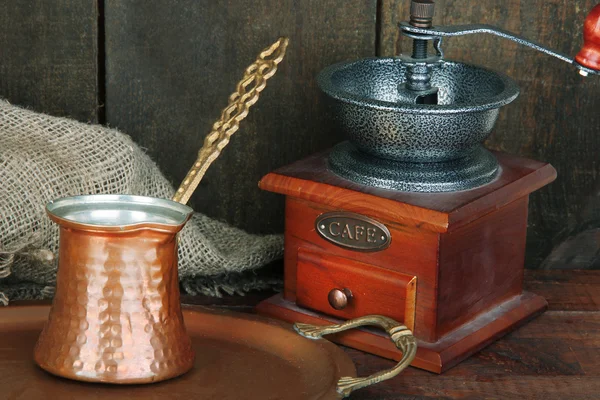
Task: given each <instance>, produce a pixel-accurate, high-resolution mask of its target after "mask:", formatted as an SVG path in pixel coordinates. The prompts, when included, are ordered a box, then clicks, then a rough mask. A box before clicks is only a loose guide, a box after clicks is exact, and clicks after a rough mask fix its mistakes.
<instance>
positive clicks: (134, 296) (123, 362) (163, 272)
mask: <svg viewBox="0 0 600 400" xmlns="http://www.w3.org/2000/svg"><path fill="white" fill-rule="evenodd" d="M287 43H288V40H287V38H280V39H279V40H278V41H277V42H275V43H274V44H273V45H271V46H270V47H268V48H267V49H265V50H263V51H262V52H261V53H260V55H259V57H258V58H257V60H256V61H255V62H254V63H253V64H252V65H250V66H249V67H248V68H247V69H246V71H245V74H244V77H243V78H242V80H241V81H240V82H239V83H238V85H237V88H236V91H235V92H234V93H233V94H232V95H231V96H230V97H229V104H228V106H227V107H226V108H225V109H224V110H223V112H222V114H221V117H220V119H219V120H218V121H217V122H216V123H215V124H214V125H213V129H212V131H211V132H210V133H209V134H208V136H207V137H206V139H205V141H204V146H203V147H202V149H201V150H200V152H199V154H198V159H197V160H196V162H195V163H194V165H193V166H192V168H191V169H190V171H189V172H188V174H187V176H186V178H185V179H184V180H183V182H182V183H181V186H180V188H179V189H178V190H177V191H176V194H175V197H174V199H173V200H166V199H157V198H152V197H143V196H129V195H89V196H74V197H68V198H63V199H59V200H55V201H53V202H50V203H49V204H48V205H47V206H46V211H47V213H48V215H49V216H50V218H51V219H52V220H53V221H54V222H56V223H57V224H58V225H59V226H60V241H59V268H58V275H57V284H56V295H55V297H54V301H53V303H52V309H51V311H50V315H49V318H48V322H47V323H46V325H45V327H44V329H43V331H42V333H41V335H40V337H39V339H38V342H37V344H36V347H35V353H34V359H35V362H36V363H37V364H38V365H39V366H40V367H42V368H43V369H45V370H46V371H48V372H51V373H53V374H55V375H59V376H62V377H65V378H70V379H76V380H82V381H93V382H107V383H149V382H158V381H162V380H165V379H169V378H172V377H175V376H178V375H181V374H184V373H185V372H187V371H188V370H189V369H191V368H192V366H193V365H194V358H195V355H194V351H193V349H192V347H191V343H190V338H189V337H188V335H187V333H186V330H185V326H184V324H183V317H182V313H181V306H180V298H179V279H178V274H177V233H178V232H179V231H180V230H181V229H182V228H183V226H184V225H185V223H186V222H187V221H188V220H189V218H190V217H191V215H192V212H193V210H192V209H191V208H190V207H187V206H186V205H185V203H186V202H187V200H188V199H189V198H190V196H191V194H192V192H193V191H194V190H195V188H196V187H197V186H198V184H199V183H200V180H201V179H202V177H203V176H204V173H205V172H206V170H207V169H208V167H209V166H210V164H211V163H212V162H213V161H214V160H215V159H216V158H217V157H218V155H219V154H220V152H221V150H223V148H224V147H225V146H226V145H227V143H228V142H229V138H230V137H231V135H232V134H233V133H235V132H236V131H237V130H238V128H239V122H240V121H241V120H243V119H244V118H245V117H246V115H247V114H248V111H249V109H250V107H251V106H252V105H253V104H254V103H256V101H257V100H258V96H259V94H260V92H261V91H262V90H263V89H264V88H265V86H266V81H267V80H268V79H269V78H270V77H271V76H273V75H274V74H275V72H276V71H277V65H278V64H279V63H280V62H281V61H282V60H283V57H284V55H285V50H286V47H287ZM200 357H201V355H200Z"/></svg>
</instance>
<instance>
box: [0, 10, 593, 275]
mask: <svg viewBox="0 0 600 400" xmlns="http://www.w3.org/2000/svg"><path fill="white" fill-rule="evenodd" d="M595 3H596V1H592V0H529V1H525V0H522V1H519V0H508V1H507V0H489V1H485V2H477V1H467V0H438V1H437V6H436V18H435V21H434V22H435V23H436V24H458V23H478V22H482V23H491V24H495V25H498V26H500V27H503V28H506V29H509V30H512V31H513V32H516V33H520V34H522V35H524V36H526V37H529V38H531V39H535V40H538V41H540V42H542V43H544V44H546V45H547V46H549V47H552V48H555V49H557V50H560V51H563V52H566V53H569V54H572V55H575V54H576V52H577V51H578V50H579V47H580V45H581V31H582V25H583V20H584V18H585V15H586V14H587V12H588V11H589V10H590V9H591V8H592V7H593V5H594V4H595ZM408 4H409V2H408V0H327V1H322V0H296V1H293V0H229V1H227V0H219V1H216V0H160V1H152V2H148V1H144V0H129V1H118V0H50V1H47V0H20V1H19V2H11V1H5V2H0V97H3V98H6V99H8V100H9V101H11V102H12V103H14V104H18V105H22V106H25V107H29V108H32V109H35V110H38V111H42V112H46V113H49V114H52V115H59V116H69V117H72V118H76V119H78V120H81V121H86V122H99V123H103V124H106V125H108V126H111V127H115V128H118V129H120V130H121V131H123V132H126V133H128V134H129V135H131V136H132V137H133V138H134V140H135V141H136V142H137V143H139V144H140V145H141V146H142V147H144V148H145V149H147V151H148V153H149V154H150V155H151V156H152V157H153V159H154V160H156V162H157V163H158V164H159V165H160V167H161V168H162V170H163V171H164V173H165V174H166V175H167V176H168V177H169V179H171V180H172V181H173V183H174V184H178V183H179V180H180V179H181V178H183V176H184V175H185V172H186V171H187V169H188V167H189V166H190V165H191V163H192V162H193V160H194V158H195V156H196V152H197V150H198V148H199V147H200V145H201V143H202V139H203V138H204V136H205V134H206V133H207V132H208V130H209V128H210V126H211V125H212V122H213V121H214V120H215V119H216V118H217V117H218V116H219V113H220V110H221V109H222V108H223V107H224V106H225V104H226V101H227V96H228V95H229V93H230V92H231V91H232V90H233V89H234V86H235V83H236V82H237V80H238V79H239V78H240V77H241V74H242V71H243V69H244V68H245V67H246V66H247V65H248V64H249V63H251V62H252V61H253V60H254V59H255V57H256V54H257V53H258V51H259V50H261V49H262V48H264V47H265V46H267V45H268V44H270V43H271V42H273V41H274V40H275V39H276V38H277V37H278V36H279V35H286V36H288V37H289V38H290V41H291V42H290V47H289V49H288V56H287V58H286V60H285V61H284V62H283V64H282V65H281V67H280V71H279V72H278V73H277V75H276V76H275V77H274V78H273V79H272V80H271V81H270V82H269V85H268V87H267V89H266V90H265V92H264V93H263V95H262V96H261V99H260V101H259V102H258V103H257V105H256V106H255V108H254V109H253V110H252V111H251V113H250V115H249V117H248V118H247V119H246V120H245V121H244V122H243V123H242V128H241V129H240V131H239V132H238V133H236V135H235V136H234V138H233V140H232V143H231V144H230V145H229V147H228V148H227V149H226V150H225V152H224V154H223V155H222V156H221V158H220V159H219V160H218V161H217V162H216V163H215V165H214V166H213V167H211V170H209V172H208V174H207V176H206V178H205V180H204V182H203V184H202V185H201V187H200V189H199V190H198V192H197V193H196V195H195V196H194V197H193V199H192V205H193V206H194V208H195V209H196V210H197V211H200V212H203V213H206V214H208V215H210V216H213V217H215V218H218V219H221V220H224V221H227V222H229V223H231V224H233V225H235V226H238V227H241V228H243V229H246V230H248V231H251V232H256V233H274V232H281V231H282V230H283V201H282V200H283V199H282V198H280V197H279V196H277V195H274V194H269V193H263V192H261V191H260V190H259V189H258V188H257V185H256V184H257V182H258V180H259V179H260V177H261V176H263V175H264V174H266V173H267V172H269V171H271V170H272V169H274V168H277V167H280V166H282V165H285V164H287V163H290V162H292V161H294V160H297V159H299V158H301V157H304V156H306V155H309V154H311V153H313V152H315V151H318V150H321V149H324V148H327V147H329V146H331V145H332V144H333V143H336V142H338V141H340V140H341V139H342V138H340V137H335V136H333V135H331V134H330V133H329V132H326V131H324V130H323V129H321V128H320V127H321V125H322V121H323V118H325V117H326V116H325V115H324V114H323V113H322V111H321V108H320V104H319V97H318V89H317V87H316V84H315V80H314V78H315V75H316V74H317V73H318V71H319V70H321V69H322V68H323V67H325V66H327V65H329V64H332V63H334V62H338V61H343V60H349V59H355V58H360V57H366V56H373V55H382V56H391V55H395V54H398V52H400V51H403V50H404V51H407V50H408V48H407V45H410V42H408V41H403V40H402V39H400V38H399V36H398V31H397V29H396V24H397V23H398V22H399V21H401V20H403V19H406V17H407V14H408ZM445 50H446V52H447V57H448V58H451V59H456V60H461V61H465V62H469V63H475V64H480V65H483V66H486V67H489V68H492V69H494V70H497V71H500V72H504V73H506V74H508V75H510V76H512V77H513V78H514V79H515V80H516V81H517V83H518V84H519V86H520V87H521V89H522V94H521V96H520V98H519V99H518V100H517V101H515V102H514V103H512V104H511V105H509V106H507V107H505V108H504V109H503V110H502V111H501V115H500V119H499V121H498V123H497V126H496V129H495V132H494V134H493V135H492V137H491V138H490V139H489V141H488V143H487V144H488V146H489V147H491V148H494V149H498V150H503V151H507V152H511V153H515V154H520V155H522V156H526V157H531V158H535V159H538V160H543V161H547V162H550V163H552V164H553V165H554V167H555V168H556V169H557V170H558V174H559V177H558V179H557V180H556V182H554V183H553V184H551V185H550V186H548V187H546V188H544V189H543V190H540V191H539V192H537V193H535V194H533V195H532V197H531V203H530V218H529V236H528V260H527V263H528V266H529V267H531V268H538V267H543V268H600V198H599V196H600V180H599V179H598V177H599V176H598V175H599V171H600V166H599V160H600V157H599V155H598V150H599V149H600V135H599V134H598V131H599V128H600V96H599V95H598V93H599V89H600V79H599V78H597V77H590V78H587V79H584V78H582V77H580V76H579V75H578V74H576V72H575V70H574V69H573V68H572V67H570V66H569V65H567V64H566V63H563V62H560V61H558V60H555V59H552V58H549V57H547V56H544V55H541V54H539V53H536V52H534V51H532V50H530V49H528V48H524V47H519V46H517V45H516V44H514V43H511V42H508V41H503V40H500V39H498V38H495V37H491V36H471V37H464V38H454V39H450V40H447V41H446V43H445Z"/></svg>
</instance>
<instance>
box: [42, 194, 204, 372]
mask: <svg viewBox="0 0 600 400" xmlns="http://www.w3.org/2000/svg"><path fill="white" fill-rule="evenodd" d="M46 210H47V212H48V215H49V216H50V218H51V219H52V220H53V221H54V222H56V223H58V224H59V225H60V249H59V267H58V275H57V285H56V294H55V297H54V301H53V304H52V309H51V311H50V316H49V319H48V321H47V323H46V325H45V327H44V329H43V331H42V333H41V335H40V337H39V339H38V342H37V344H36V347H35V355H34V358H35V362H36V363H37V364H38V365H39V366H40V367H41V368H43V369H45V370H46V371H48V372H50V373H52V374H55V375H59V376H62V377H66V378H70V379H76V380H83V381H94V382H108V383H148V382H157V381H162V380H165V379H169V378H173V377H175V376H178V375H181V374H183V373H185V372H187V371H188V370H189V369H191V368H192V366H193V363H194V358H195V355H194V351H193V350H192V347H191V342H190V338H189V337H188V335H187V333H186V329H185V326H184V323H183V317H182V313H181V306H180V295H179V280H178V274H177V233H178V232H179V231H180V230H181V229H182V228H183V226H184V225H185V223H186V222H187V220H188V219H189V218H190V216H191V214H192V209H191V208H189V207H187V206H185V205H183V204H179V203H177V202H174V201H171V200H163V199H155V198H150V197H140V196H123V195H92V196H76V197H70V198H64V199H60V200H56V201H53V202H51V203H49V204H48V205H47V207H46Z"/></svg>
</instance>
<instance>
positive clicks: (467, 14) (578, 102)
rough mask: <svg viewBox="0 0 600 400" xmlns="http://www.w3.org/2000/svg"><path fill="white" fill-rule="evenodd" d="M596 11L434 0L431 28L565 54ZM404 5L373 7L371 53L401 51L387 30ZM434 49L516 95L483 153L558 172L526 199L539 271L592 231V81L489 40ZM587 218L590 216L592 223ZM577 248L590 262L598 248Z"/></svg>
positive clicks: (597, 122)
mask: <svg viewBox="0 0 600 400" xmlns="http://www.w3.org/2000/svg"><path fill="white" fill-rule="evenodd" d="M596 3H597V1H595V0H573V1H572V0H532V1H524V0H509V1H504V0H490V1H486V2H473V1H468V0H437V1H436V13H435V17H434V25H450V24H466V23H488V24H493V25H497V26H500V27H502V28H505V29H507V30H510V31H513V32H515V33H519V34H521V35H523V36H525V37H527V38H531V39H534V40H537V41H538V42H541V43H543V44H545V45H546V46H548V47H551V48H554V49H557V50H559V51H562V52H564V53H567V54H571V55H572V56H575V55H576V54H577V52H578V51H579V49H580V48H581V46H582V44H583V40H582V31H583V23H584V20H585V17H586V15H587V14H588V12H589V11H590V10H591V9H592V7H593V6H595V5H596ZM409 5H410V2H409V1H407V0H382V5H381V13H380V15H381V20H380V26H381V31H380V36H379V49H378V53H379V54H380V55H382V56H391V55H396V54H398V53H400V52H409V51H410V46H411V42H410V41H409V40H406V39H400V38H399V35H398V30H397V23H398V22H400V21H402V20H405V19H407V16H408V11H409ZM444 42H445V43H444V49H445V51H446V57H447V58H448V59H453V60H458V61H463V62H467V63H472V64H477V65H481V66H485V67H488V68H490V69H492V70H495V71H498V72H503V73H505V74H508V75H509V76H511V77H512V78H513V79H515V80H516V81H517V84H518V85H519V86H520V88H521V96H520V97H519V98H518V99H517V100H516V101H515V102H513V103H512V104H510V105H508V106H507V107H504V108H503V109H502V110H501V112H500V117H499V119H498V122H497V124H496V128H495V130H494V133H493V134H492V136H491V137H490V139H489V140H488V141H487V146H488V147H489V148H492V149H496V150H502V151H506V152H509V153H512V154H518V155H521V156H525V157H530V158H534V159H537V160H542V161H546V162H549V163H551V164H552V165H553V166H554V167H555V168H556V169H557V171H558V179H557V180H556V182H555V183H554V184H552V185H549V186H548V187H546V188H545V189H543V190H541V191H539V192H538V193H535V194H533V195H532V197H531V201H530V217H529V231H528V238H527V243H528V246H527V254H528V256H527V263H526V264H527V265H528V267H534V268H535V267H539V266H540V265H541V263H542V261H543V260H544V259H545V258H546V257H547V256H548V254H549V253H550V252H551V250H552V249H553V248H554V247H556V246H558V245H559V244H560V243H561V242H563V241H564V240H565V239H567V238H573V237H576V236H577V233H578V232H581V231H584V230H588V229H590V228H599V227H600V207H598V204H600V197H599V195H598V193H599V192H600V180H599V177H600V173H599V172H600V164H599V163H600V158H599V157H598V148H600V135H598V129H599V127H600V113H598V111H597V110H598V109H599V108H600V97H599V96H598V95H597V93H598V91H599V90H600V79H598V77H591V76H590V77H589V78H583V77H581V76H579V75H578V74H577V73H576V69H575V68H573V67H572V66H570V65H568V64H567V63H564V62H561V61H559V60H556V59H553V58H550V57H548V56H545V55H542V54H539V53H537V52H535V51H533V50H531V49H528V48H525V47H522V46H519V45H517V44H515V43H512V42H509V41H504V40H502V39H500V38H496V37H493V36H490V35H470V36H466V37H461V38H451V39H447V40H445V41H444ZM589 210H594V212H593V214H592V215H590V213H589ZM590 224H592V226H591V227H590ZM582 244H583V243H582ZM584 245H587V246H592V248H591V249H589V252H590V253H591V254H595V253H597V252H598V250H599V249H600V242H596V243H591V244H584ZM575 247H577V246H575ZM579 247H580V248H581V247H583V246H579ZM573 259H574V258H571V259H570V260H569V259H563V260H560V259H556V258H555V259H554V262H553V263H552V268H561V267H563V268H564V267H569V266H571V265H572V264H571V261H572V260H573ZM597 260H598V258H597V257H588V258H586V259H584V260H581V259H580V260H577V261H579V262H578V263H576V264H575V265H577V267H579V268H582V267H586V268H591V267H593V266H595V267H596V268H597V267H598V265H600V264H598V261H597Z"/></svg>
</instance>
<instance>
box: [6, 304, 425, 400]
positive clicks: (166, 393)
mask: <svg viewBox="0 0 600 400" xmlns="http://www.w3.org/2000/svg"><path fill="white" fill-rule="evenodd" d="M49 311H50V306H49V305H39V304H35V305H22V306H21V305H20V306H10V307H4V308H0V388H1V389H0V397H2V398H8V399H28V400H29V399H49V398H54V399H59V398H60V399H77V400H80V399H82V398H85V399H111V400H117V399H161V400H164V399H178V398H182V399H183V398H185V399H192V398H194V399H219V400H225V399H235V400H239V399H246V400H250V399H290V400H292V399H303V400H306V399H340V398H342V397H343V396H344V395H347V394H349V393H350V392H351V391H352V390H354V389H358V388H360V387H364V386H367V385H369V384H373V383H377V382H379V381H381V380H383V379H386V378H389V375H390V374H393V375H396V374H397V373H398V372H399V371H400V370H401V369H403V368H404V367H405V366H406V365H408V364H409V363H410V361H411V360H409V359H407V360H406V361H405V362H404V363H401V364H405V365H401V364H399V365H398V366H397V367H396V368H394V370H390V371H386V372H383V373H380V374H376V375H373V376H371V377H367V378H354V377H356V369H355V367H354V364H353V363H352V361H351V360H350V358H349V357H348V356H347V355H346V354H345V353H344V352H343V351H342V350H341V349H340V348H338V347H337V346H336V345H334V344H333V343H331V342H329V341H327V340H324V339H320V338H319V337H320V336H321V335H323V334H327V333H334V331H340V329H341V330H344V329H348V328H352V327H355V326H358V325H363V324H367V325H381V321H378V319H380V318H383V320H386V318H385V317H379V316H373V317H366V318H365V319H364V320H363V321H357V320H354V321H351V322H349V323H346V324H343V325H344V326H343V327H340V326H333V327H329V328H319V327H314V326H311V325H301V324H297V325H295V326H294V327H292V326H291V325H289V324H286V323H283V322H279V321H275V320H271V319H267V318H264V317H260V316H256V315H251V314H240V313H234V312H230V311H226V310H221V309H211V308H205V307H200V306H184V308H183V315H184V319H185V324H186V327H187V331H188V333H189V335H190V337H191V339H192V345H193V347H194V349H195V350H196V363H195V366H194V368H193V369H192V370H191V371H190V372H188V373H187V374H185V375H183V376H181V377H179V378H175V379H171V380H168V381H164V382H159V383H154V384H150V385H125V386H120V385H107V384H97V383H85V382H78V381H73V380H68V379H64V378H59V377H56V376H53V375H50V374H49V373H47V372H45V371H43V370H42V369H40V368H39V367H37V366H36V365H35V364H34V362H33V348H34V345H35V343H36V341H37V338H38V336H39V334H40V332H41V330H42V328H43V326H44V323H45V322H46V319H47V317H48V313H49ZM390 321H391V320H390ZM384 325H385V324H384ZM383 327H384V328H386V329H387V328H388V327H386V326H383ZM394 329H395V330H396V331H397V330H398V326H397V324H396V325H395V326H394ZM404 329H406V328H404ZM387 330H388V332H389V331H390V329H387ZM401 331H402V332H404V330H401ZM390 333H393V332H390ZM302 335H305V336H307V337H311V336H312V337H313V339H315V340H311V339H308V338H307V337H303V336H302ZM402 336H404V337H408V336H409V337H410V338H411V339H414V338H413V337H412V335H410V332H409V331H408V335H407V334H406V333H404V334H402ZM414 351H416V347H415V349H414ZM408 353H413V351H412V349H411V350H410V351H408ZM413 356H414V355H413ZM408 358H410V357H408ZM340 378H342V379H340ZM345 386H346V387H350V390H346V391H344V387H345Z"/></svg>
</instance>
